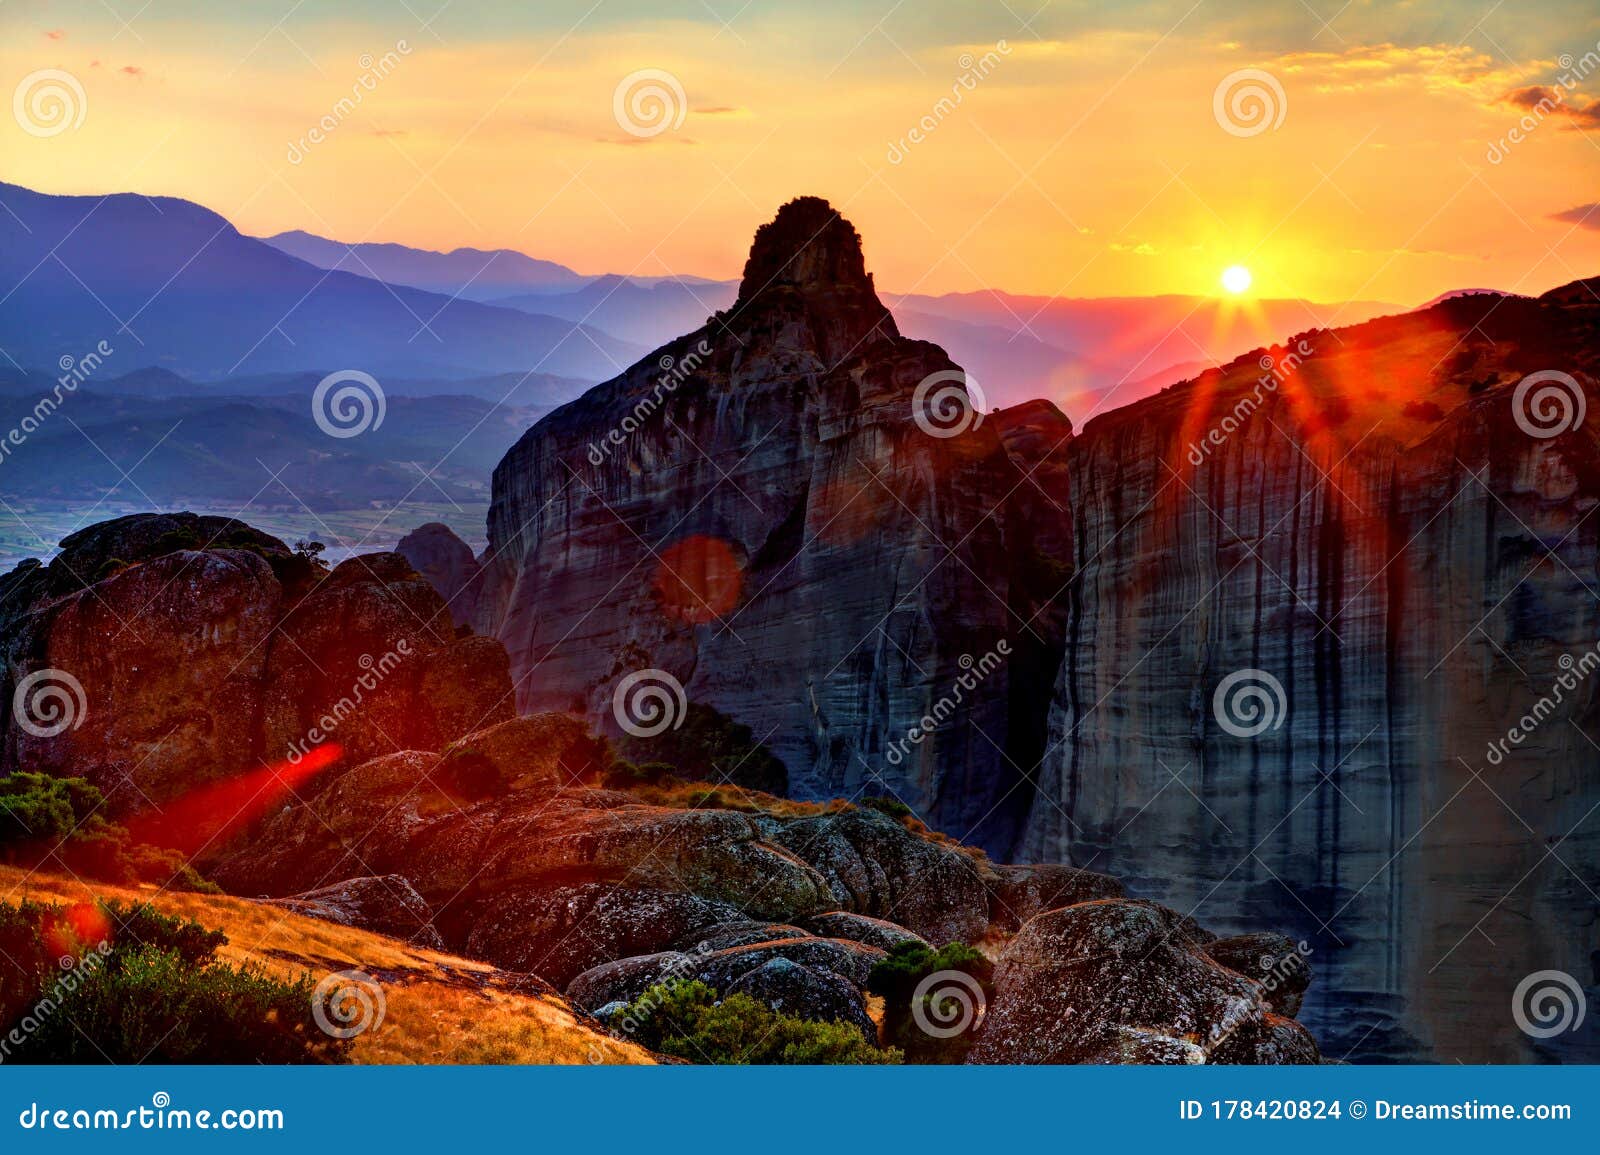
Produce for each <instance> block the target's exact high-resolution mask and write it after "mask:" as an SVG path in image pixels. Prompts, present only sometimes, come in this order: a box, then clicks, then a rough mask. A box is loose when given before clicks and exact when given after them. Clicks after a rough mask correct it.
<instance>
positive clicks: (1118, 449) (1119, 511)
mask: <svg viewBox="0 0 1600 1155" xmlns="http://www.w3.org/2000/svg"><path fill="white" fill-rule="evenodd" d="M1597 325H1600V302H1597V301H1596V300H1595V298H1594V296H1593V294H1589V293H1584V292H1581V291H1558V292H1556V293H1552V294H1550V295H1548V296H1547V297H1546V298H1545V299H1544V300H1527V299H1517V298H1502V297H1498V296H1477V297H1465V298H1458V299H1453V300H1448V301H1445V302H1443V303H1442V304H1439V305H1437V306H1435V307H1433V308H1430V309H1427V310H1424V311H1420V312H1416V313H1411V314H1406V315H1404V316H1399V317H1390V318H1385V319H1381V320H1377V321H1372V322H1369V323H1367V324H1364V325H1361V326H1357V327H1354V328H1350V329H1343V330H1338V331H1315V332H1310V333H1306V334H1301V335H1299V336H1297V337H1294V338H1291V339H1290V340H1289V341H1288V342H1286V343H1285V345H1283V346H1279V347H1274V348H1271V349H1264V350H1259V351H1257V352H1256V353H1252V354H1250V355H1249V356H1248V357H1243V358H1240V359H1239V360H1237V361H1235V362H1234V363H1232V364H1230V365H1228V366H1226V367H1224V368H1223V369H1221V370H1213V371H1209V372H1207V373H1205V374H1203V375H1202V376H1201V377H1199V378H1197V379H1196V380H1193V381H1189V382H1185V383H1182V384H1180V385H1178V386H1175V387H1173V388H1171V389H1168V390H1167V391H1166V392H1164V393H1162V394H1160V395H1158V396H1156V397H1152V398H1149V399H1147V400H1145V401H1142V402H1139V403H1137V404H1134V405H1130V406H1128V407H1127V408H1125V409H1120V410H1117V411H1115V412H1111V413H1107V414H1104V415H1102V416H1099V417H1096V418H1095V419H1094V420H1092V421H1090V422H1089V423H1088V424H1087V425H1086V426H1085V427H1084V428H1083V429H1082V430H1080V431H1079V432H1078V433H1077V434H1076V435H1075V437H1074V439H1073V442H1072V445H1071V456H1070V474H1071V477H1070V486H1069V488H1070V512H1071V524H1072V526H1073V532H1074V535H1075V538H1076V541H1075V543H1074V546H1075V550H1076V557H1077V566H1078V569H1077V573H1076V576H1075V578H1074V580H1073V583H1072V585H1071V589H1070V607H1069V609H1070V621H1069V623H1068V628H1067V635H1066V643H1065V653H1064V657H1063V660H1062V663H1061V668H1060V673H1059V676H1058V677H1057V679H1056V682H1055V698H1054V703H1053V706H1052V708H1051V712H1050V743H1049V750H1048V754H1047V755H1046V757H1045V759H1044V764H1043V766H1042V768H1041V772H1040V775H1039V791H1038V793H1037V794H1036V796H1035V798H1034V802H1033V810H1032V814H1031V815H1030V817H1029V819H1028V822H1027V824H1026V829H1025V832H1024V835H1023V837H1022V839H1021V840H1020V842H1019V844H1018V847H1017V849H1016V856H1017V857H1018V858H1020V859H1022V860H1024V861H1064V862H1072V863H1076V864H1081V865H1084V866H1089V867H1093V868H1095V869H1100V870H1106V871H1109V872H1111V873H1113V874H1115V875H1117V876H1118V877H1119V878H1121V879H1122V880H1123V881H1124V882H1125V883H1126V884H1127V886H1128V889H1129V890H1130V891H1131V892H1132V893H1135V894H1140V895H1144V896H1148V897H1151V898H1155V899H1158V900H1159V901H1161V902H1164V903H1167V904H1169V905H1171V906H1174V907H1176V908H1178V909H1181V910H1191V909H1192V910H1196V911H1197V912H1198V914H1199V916H1200V917H1202V918H1204V919H1205V920H1206V921H1207V922H1208V923H1210V924H1211V925H1214V926H1216V927H1217V928H1219V929H1223V930H1227V931H1230V932H1244V931H1254V930H1259V929H1260V928H1262V927H1274V928H1278V929H1281V930H1284V931H1287V932H1288V933H1289V934H1290V935H1291V936H1292V937H1293V938H1294V939H1295V940H1296V941H1300V940H1304V941H1305V942H1306V943H1307V944H1308V945H1309V947H1310V949H1311V950H1312V951H1313V959H1314V962H1315V965H1316V967H1317V970H1318V973H1319V975H1320V976H1322V979H1321V980H1320V981H1319V983H1318V986H1317V987H1316V988H1315V989H1314V990H1313V992H1312V994H1311V996H1310V997H1309V999H1308V1002H1307V1006H1306V1022H1307V1023H1308V1025H1310V1026H1311V1027H1312V1029H1313V1030H1314V1031H1315V1033H1316V1034H1317V1036H1318V1037H1319V1038H1320V1039H1322V1041H1323V1042H1324V1045H1325V1046H1326V1047H1327V1048H1328V1050H1329V1051H1330V1052H1331V1053H1333V1054H1336V1055H1340V1056H1344V1055H1347V1054H1348V1055H1349V1056H1350V1057H1351V1058H1352V1059H1355V1060H1358V1061H1359V1060H1373V1059H1407V1058H1412V1059H1414V1058H1420V1057H1427V1058H1432V1059H1435V1060H1438V1061H1450V1060H1455V1059H1461V1060H1464V1061H1467V1062H1486V1061H1519V1060H1526V1059H1528V1058H1530V1057H1534V1056H1536V1055H1538V1056H1544V1057H1555V1056H1561V1057H1565V1058H1567V1059H1569V1060H1572V1059H1578V1058H1586V1059H1588V1060H1594V1059H1595V1058H1600V1050H1597V1049H1596V1048H1597V1047H1600V1035H1595V1034H1594V1033H1592V1032H1588V1033H1583V1032H1580V1033H1569V1034H1567V1035H1564V1036H1562V1037H1561V1038H1559V1039H1555V1040H1552V1041H1549V1042H1542V1043H1536V1042H1534V1041H1533V1040H1531V1039H1530V1038H1529V1037H1528V1036H1526V1035H1524V1034H1523V1033H1522V1032H1519V1031H1516V1030H1510V1029H1505V1030H1502V1029H1498V1028H1497V1029H1493V1030H1487V1029H1485V1027H1484V1019H1485V1016H1486V1015H1489V1014H1493V1015H1494V1016H1495V1018H1494V1021H1495V1023H1497V1024H1499V1023H1502V1022H1503V1021H1508V1020H1505V1019H1504V1015H1503V1014H1502V1013H1501V1012H1500V1010H1499V1008H1505V1007H1509V1006H1510V1005H1511V999H1512V993H1513V990H1514V988H1515V987H1516V984H1517V983H1518V982H1519V981H1520V980H1521V979H1522V977H1523V976H1525V975H1528V974H1530V973H1532V972H1535V971H1540V970H1547V969H1553V970H1561V971H1566V972H1568V973H1569V974H1573V975H1577V974H1580V973H1583V972H1584V971H1585V970H1586V969H1587V967H1588V959H1589V955H1590V952H1591V951H1592V950H1593V949H1594V948H1595V945H1596V939H1595V933H1596V931H1595V903H1594V890H1595V888H1596V886H1597V885H1600V827H1597V826H1596V824H1595V822H1594V821H1593V819H1592V818H1590V817H1587V813H1588V811H1589V809H1590V807H1591V806H1592V805H1593V802H1594V800H1595V799H1596V798H1597V797H1600V756H1597V754H1596V752H1595V746H1594V742H1593V734H1594V731H1595V725H1596V723H1597V721H1600V718H1597V708H1596V702H1597V696H1596V690H1595V684H1594V679H1593V678H1592V676H1591V674H1590V673H1589V672H1588V671H1591V670H1592V669H1593V666H1592V664H1589V665H1583V666H1579V665H1576V663H1579V662H1581V661H1583V659H1584V658H1585V656H1586V655H1591V654H1592V653H1593V651H1594V647H1595V639H1596V638H1597V637H1600V597H1597V595H1600V565H1597V563H1600V520H1597V519H1596V518H1595V517H1594V516H1592V514H1593V511H1594V509H1595V508H1596V505H1597V504H1600V453H1597V450H1596V442H1595V431H1596V429H1597V428H1600V423H1597V422H1596V420H1595V417H1594V403H1595V401H1596V396H1595V391H1594V386H1595V381H1596V378H1597V374H1600V342H1597V341H1596V339H1595V337H1596V332H1597ZM1550 370H1555V371H1559V372H1560V373H1563V374H1566V375H1567V381H1569V382H1573V383H1574V384H1571V385H1569V384H1564V383H1563V382H1562V380H1561V379H1560V378H1550V377H1548V376H1547V377H1546V378H1545V380H1544V384H1543V386H1539V385H1537V384H1535V385H1533V386H1531V387H1530V389H1531V390H1532V391H1530V390H1528V389H1525V390H1522V392H1521V394H1520V395H1519V385H1521V383H1522V382H1523V381H1524V379H1525V378H1526V377H1527V376H1528V375H1530V374H1538V373H1544V372H1545V371H1550ZM1574 387H1576V388H1577V389H1581V390H1582V391H1583V393H1584V394H1585V400H1586V402H1587V408H1588V410H1589V416H1588V419H1587V420H1586V421H1583V422H1582V423H1577V422H1575V421H1574V420H1573V418H1574V417H1576V413H1575V412H1574V410H1575V409H1576V408H1577V404H1578V401H1579V398H1578V396H1576V395H1575V394H1574V392H1573V389H1574ZM1541 389H1542V390H1544V395H1543V396H1542V397H1541V396H1540V392H1539V390H1541ZM1563 397H1565V404H1566V407H1567V409H1566V418H1565V420H1563V416H1562V399H1563ZM1590 662H1591V663H1592V658H1591V659H1590ZM1569 667H1573V668H1571V669H1569ZM1563 677H1565V678H1566V679H1567V681H1568V682H1569V683H1570V685H1567V686H1564V687H1561V686H1559V683H1560V681H1561V679H1562V678H1563ZM1251 687H1255V689H1256V691H1258V693H1259V696H1258V697H1256V698H1255V699H1253V700H1252V698H1251V697H1250V694H1251ZM1558 687H1559V688H1558ZM1552 689H1556V693H1555V695H1554V697H1553V698H1552ZM1542 700H1544V701H1545V705H1543V706H1541V705H1539V703H1540V702H1541V701H1542ZM1252 704H1253V705H1254V706H1256V707H1259V712H1258V713H1254V714H1252V713H1251V712H1250V710H1251V707H1252ZM1523 719H1531V720H1532V724H1531V725H1528V724H1526V723H1524V721H1523ZM1512 734H1520V736H1519V737H1516V738H1515V739H1511V740H1509V741H1508V735H1512ZM1497 744H1500V745H1497ZM1486 1008H1496V1009H1495V1010H1493V1011H1490V1010H1486Z"/></svg>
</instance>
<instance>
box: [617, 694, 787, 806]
mask: <svg viewBox="0 0 1600 1155" xmlns="http://www.w3.org/2000/svg"><path fill="white" fill-rule="evenodd" d="M618 746H619V748H620V750H621V753H622V755H623V757H625V758H627V759H630V760H632V761H634V762H639V763H642V764H643V765H651V764H657V765H663V766H666V767H668V768H669V772H675V773H676V774H677V776H678V777H680V778H683V779H685V780H688V781H695V782H720V781H724V780H726V781H727V782H728V783H729V784H731V785H734V786H744V787H747V788H749V789H751V790H760V791H762V792H764V793H767V794H777V795H782V794H784V793H786V792H787V791H788V789H789V771H788V770H787V769H786V768H785V767H784V765H783V763H782V762H780V761H779V760H778V758H777V756H776V755H774V754H773V753H772V751H771V750H769V749H767V747H766V746H764V745H763V744H762V743H760V742H757V741H756V740H755V735H754V733H753V732H752V731H751V729H750V727H749V726H742V725H740V724H739V723H738V722H735V721H734V720H733V719H732V718H730V717H728V716H727V715H726V714H724V713H722V712H721V711H720V710H717V709H715V708H713V707H711V706H707V705H704V704H703V703H700V702H691V703H689V706H688V709H686V710H685V711H684V713H683V722H682V724H681V725H680V726H678V727H677V728H676V729H669V730H664V731H662V732H661V733H660V734H657V735H655V736H654V737H651V738H624V739H622V740H621V741H620V742H619V743H618ZM641 768H642V767H641Z"/></svg>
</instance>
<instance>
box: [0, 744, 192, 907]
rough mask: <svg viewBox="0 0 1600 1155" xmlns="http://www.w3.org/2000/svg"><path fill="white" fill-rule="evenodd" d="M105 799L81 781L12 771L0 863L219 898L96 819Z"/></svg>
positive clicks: (2, 798) (173, 859)
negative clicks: (63, 870) (52, 867)
mask: <svg viewBox="0 0 1600 1155" xmlns="http://www.w3.org/2000/svg"><path fill="white" fill-rule="evenodd" d="M104 802H105V796H104V795H103V794H102V793H101V792H100V790H99V788H98V787H96V786H94V785H93V784H91V783H90V782H88V781H86V780H85V779H83V778H55V777H52V776H51V775H49V774H32V773H28V772H26V771H17V772H16V773H13V774H7V775H5V776H3V777H0V861H4V862H8V863H14V864H21V865H24V866H28V867H30V868H32V867H38V866H41V865H44V864H47V863H50V862H54V863H56V864H58V865H59V866H61V867H65V868H66V869H68V870H71V871H73V872H74V873H77V874H81V875H85V876H87V877H89V878H97V879H101V880H103V881H106V882H117V883H125V884H131V883H137V882H154V883H157V884H159V885H162V886H171V887H174V888H176V889H179V890H194V891H203V892H206V893H213V894H220V893H222V892H221V890H220V889H219V888H218V887H217V886H215V885H214V884H212V883H210V882H207V881H206V880H205V879H203V878H201V877H200V875H199V874H197V873H196V872H195V871H194V869H193V868H192V867H190V866H189V865H188V863H187V862H185V861H184V858H183V856H182V855H181V854H179V853H177V852H176V851H173V850H165V849H163V848H161V847H157V846H150V845H147V844H144V843H137V842H134V841H133V838H132V836H131V835H129V833H128V830H127V828H126V827H125V826H122V825H120V824H118V823H115V822H112V821H111V820H110V819H108V818H106V817H105V816H104V815H103V814H101V813H100V810H101V807H102V806H103V805H104Z"/></svg>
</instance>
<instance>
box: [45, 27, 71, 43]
mask: <svg viewBox="0 0 1600 1155" xmlns="http://www.w3.org/2000/svg"><path fill="white" fill-rule="evenodd" d="M44 38H45V39H46V40H65V39H66V38H67V34H66V32H65V31H63V30H62V29H60V28H52V29H50V31H48V32H46V33H45V34H44Z"/></svg>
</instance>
